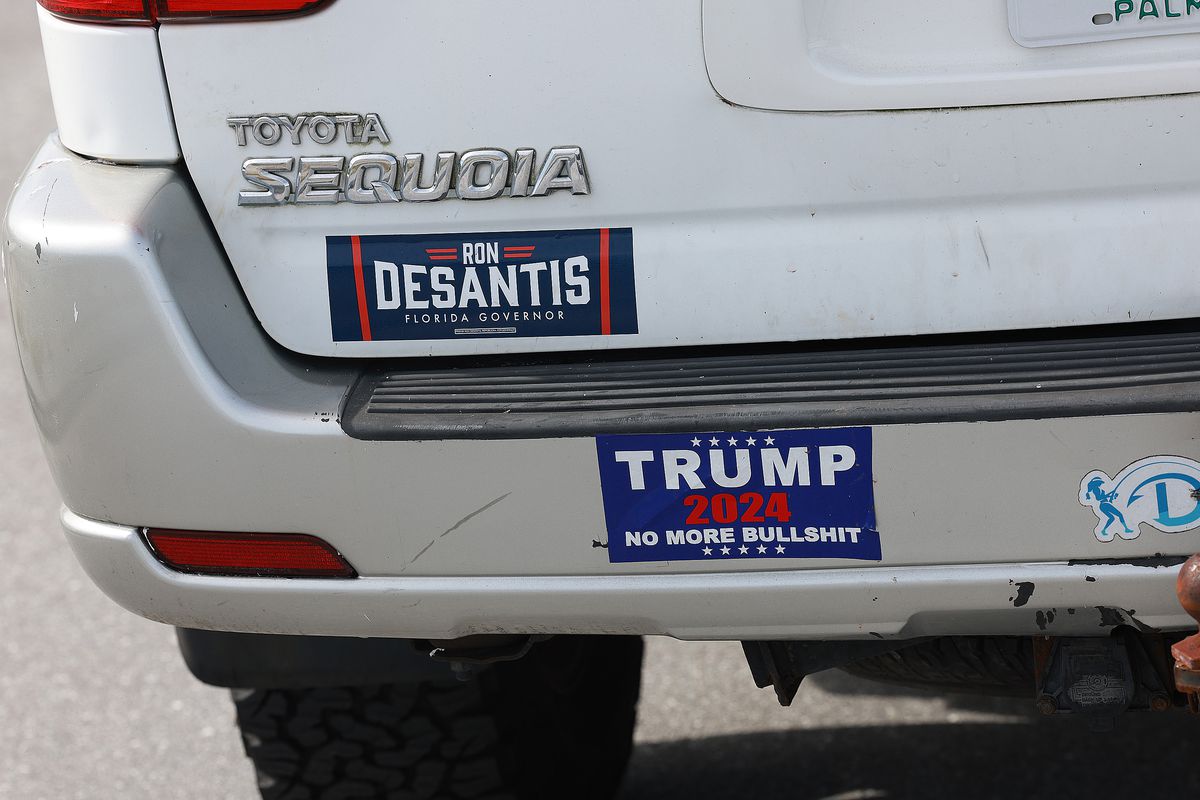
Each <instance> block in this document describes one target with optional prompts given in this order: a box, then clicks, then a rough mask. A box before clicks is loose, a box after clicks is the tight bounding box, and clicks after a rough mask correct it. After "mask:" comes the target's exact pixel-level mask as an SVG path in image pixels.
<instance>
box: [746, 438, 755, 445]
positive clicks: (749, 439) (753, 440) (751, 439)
mask: <svg viewBox="0 0 1200 800" xmlns="http://www.w3.org/2000/svg"><path fill="white" fill-rule="evenodd" d="M757 441H758V440H757V439H755V438H754V437H753V436H747V437H746V444H750V445H752V444H754V443H755V442H757Z"/></svg>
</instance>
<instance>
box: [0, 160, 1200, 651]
mask: <svg viewBox="0 0 1200 800" xmlns="http://www.w3.org/2000/svg"><path fill="white" fill-rule="evenodd" d="M7 228H8V230H7V237H6V240H7V241H6V245H5V252H4V257H5V267H6V270H7V279H8V289H9V295H10V298H11V301H12V306H13V317H14V321H15V327H16V334H17V341H18V346H19V350H20V354H21V359H22V365H23V368H24V370H25V374H26V379H27V383H28V388H29V393H30V398H31V401H32V403H33V407H34V412H35V415H36V418H37V422H38V426H39V429H40V432H41V435H42V438H43V442H44V445H45V449H46V453H47V457H48V459H49V461H50V464H51V468H52V470H53V473H54V475H55V479H56V481H57V482H58V485H59V487H60V489H61V492H62V495H63V499H64V502H65V504H66V506H67V508H69V509H71V511H70V512H67V514H66V515H65V521H66V527H67V530H68V533H69V538H70V540H71V542H72V545H73V547H74V549H75V552H76V554H77V555H78V557H79V559H80V561H81V562H82V563H83V565H84V567H85V568H86V569H87V571H88V572H89V574H91V575H92V577H93V578H94V579H95V580H96V582H97V583H98V584H99V585H100V586H101V587H102V588H103V589H104V590H105V591H106V592H108V593H109V594H110V595H111V596H112V597H114V598H115V599H116V600H117V601H118V602H120V603H122V604H123V605H125V606H126V607H128V608H130V609H132V610H134V611H136V612H138V613H140V614H142V615H144V616H148V617H151V618H154V619H158V620H161V621H164V622H169V623H172V624H176V625H180V626H185V627H195V628H212V629H224V630H242V631H254V632H263V633H316V634H334V635H336V634H341V635H369V636H405V637H423V638H446V637H452V636H458V635H464V634H468V633H498V632H580V633H583V632H601V631H603V632H614V633H666V634H670V635H674V636H679V637H684V638H789V637H819V638H831V637H855V636H857V637H865V636H868V635H870V634H872V633H875V634H879V635H882V636H893V635H902V636H913V635H926V634H951V633H963V634H966V633H974V634H985V633H997V634H999V633H1012V634H1015V633H1030V634H1036V633H1041V632H1047V631H1052V632H1064V633H1065V632H1092V631H1094V630H1095V628H1096V626H1098V625H1111V624H1113V620H1114V619H1117V620H1119V619H1122V617H1121V613H1125V612H1119V613H1118V612H1113V611H1099V610H1097V609H1099V608H1106V609H1125V610H1126V611H1127V612H1129V613H1134V612H1136V613H1134V616H1136V618H1137V620H1138V621H1139V622H1140V623H1142V624H1146V625H1150V626H1152V627H1158V628H1184V627H1188V625H1189V623H1190V619H1189V618H1188V617H1187V616H1186V615H1185V614H1183V612H1182V611H1181V610H1179V609H1178V607H1177V604H1176V603H1175V600H1174V594H1173V591H1172V588H1171V586H1172V581H1173V577H1174V570H1173V569H1170V568H1167V567H1157V568H1156V567H1151V566H1136V564H1138V563H1151V562H1146V561H1145V559H1148V558H1150V559H1152V558H1153V557H1155V556H1159V555H1163V554H1166V555H1168V556H1172V555H1179V556H1183V555H1187V554H1190V553H1192V552H1195V551H1196V550H1197V549H1200V534H1197V532H1196V531H1194V530H1193V531H1190V532H1186V533H1181V534H1175V535H1168V534H1163V533H1160V532H1158V531H1154V530H1149V529H1147V530H1146V531H1145V532H1144V533H1143V534H1142V535H1141V536H1140V537H1139V538H1136V539H1133V540H1124V539H1116V540H1114V541H1111V542H1099V541H1097V539H1096V537H1095V536H1094V535H1093V528H1094V526H1095V517H1094V516H1093V514H1092V512H1091V511H1090V510H1089V509H1087V508H1084V507H1082V506H1081V505H1080V504H1079V501H1078V492H1079V483H1080V480H1081V478H1082V477H1083V476H1084V475H1086V474H1087V473H1088V472H1089V471H1090V470H1093V469H1105V470H1108V471H1109V472H1110V473H1111V472H1114V471H1115V470H1118V469H1120V468H1121V467H1122V466H1123V465H1125V464H1129V463H1131V462H1133V461H1136V460H1138V459H1140V458H1143V457H1145V456H1147V455H1153V454H1158V453H1172V454H1176V455H1181V456H1186V457H1190V458H1198V457H1200V445H1198V444H1197V442H1196V441H1195V436H1196V431H1197V430H1198V429H1200V415H1198V414H1196V413H1192V412H1160V413H1146V414H1128V415H1123V416H1077V417H1070V418H1059V419H1013V420H1006V421H992V422H982V423H972V422H961V421H960V422H938V423H924V424H902V423H896V424H888V425H880V426H877V427H876V428H875V432H874V435H875V445H874V447H875V478H876V487H875V498H876V507H877V517H878V520H879V526H880V531H881V536H882V538H883V542H884V544H883V558H884V560H883V562H882V563H881V564H879V565H872V566H867V567H864V566H862V565H861V564H854V565H847V562H845V561H838V560H831V559H824V560H816V559H813V560H801V559H780V560H773V561H771V562H769V563H770V568H769V569H767V568H764V566H763V562H755V561H750V560H747V561H736V562H719V563H717V562H709V563H706V562H678V563H676V562H671V563H666V562H653V563H633V564H611V563H609V560H608V555H607V552H606V551H605V550H604V549H603V548H600V547H596V546H594V544H593V543H594V542H600V541H602V540H603V539H604V537H605V533H604V517H603V511H602V505H601V494H600V487H599V483H598V477H597V462H596V447H595V442H594V440H593V439H591V438H589V437H588V436H584V435H573V436H572V435H561V436H556V437H553V438H529V437H524V438H522V437H517V438H505V439H483V438H465V439H454V440H449V439H434V438H426V439H422V440H414V441H367V440H359V439H354V438H351V437H350V436H348V435H347V434H346V433H345V432H344V431H343V430H342V428H341V426H340V425H339V424H338V416H339V412H340V409H341V408H342V404H343V401H344V399H345V397H346V395H347V393H348V391H349V389H350V387H351V386H352V385H353V384H354V382H355V380H356V379H357V378H358V377H359V375H360V373H361V372H362V370H363V365H360V364H355V363H354V362H347V361H337V362H331V361H326V360H320V359H308V358H302V357H298V356H296V355H294V354H292V353H289V352H287V351H284V350H282V349H281V348H279V347H278V346H276V345H274V344H273V343H272V342H271V341H270V340H269V339H268V338H267V337H266V336H265V335H264V334H263V332H262V330H261V328H260V327H259V326H258V324H257V323H256V321H255V319H254V317H253V314H252V313H251V311H250V310H249V308H248V307H247V305H246V303H245V300H244V298H243V296H242V294H241V292H240V291H239V288H238V285H237V283H236V281H235V280H234V278H233V276H232V273H231V271H230V269H229V267H228V264H227V263H226V262H225V260H224V258H223V256H222V252H221V248H220V246H219V244H218V243H217V242H216V240H215V238H214V236H213V235H212V232H211V230H210V228H209V226H208V223H207V220H206V218H205V216H204V214H203V211H202V210H201V208H200V207H199V204H198V203H197V201H196V199H195V197H194V194H193V193H192V191H191V189H190V187H189V186H188V184H187V182H186V180H184V179H183V178H182V177H181V176H180V175H179V174H177V173H176V172H175V171H174V170H172V169H168V168H130V167H115V166H109V165H103V164H98V163H94V162H87V161H84V160H81V159H79V158H77V157H75V156H71V155H69V154H67V153H66V152H65V151H63V150H62V149H61V148H60V147H58V146H57V145H56V144H54V143H50V144H48V145H47V146H46V148H45V149H44V150H43V151H42V152H41V153H40V154H39V156H38V157H37V158H36V159H35V161H34V164H33V165H32V166H31V168H30V170H29V172H28V173H27V174H26V176H25V178H24V179H23V181H22V182H21V184H20V185H19V186H18V189H17V192H16V194H15V195H14V198H13V202H12V205H11V207H10V210H9V214H8V219H7ZM286 290H287V287H286V286H280V291H281V292H286ZM804 425H805V420H804V419H796V420H795V421H794V422H793V423H792V427H803V426H804ZM140 527H170V528H185V529H189V528H190V529H200V530H236V531H263V532H284V533H286V532H298V533H311V534H315V535H317V536H321V537H323V538H325V539H326V540H328V541H329V542H331V543H332V544H333V545H334V546H336V547H337V548H338V549H339V550H340V551H341V552H342V553H343V554H345V556H346V557H347V558H348V559H349V560H350V562H351V563H352V564H353V565H354V566H355V567H356V568H357V569H358V571H359V573H360V574H361V575H363V576H364V577H362V578H359V579H356V580H352V581H334V582H330V581H302V580H295V581H292V580H268V579H245V578H239V579H219V578H208V577H204V578H201V577H194V576H185V575H180V574H177V573H173V572H170V571H168V570H166V569H165V568H163V567H162V566H161V565H160V564H158V562H156V561H155V560H154V559H153V557H152V556H151V555H150V554H149V553H148V552H147V551H146V550H145V548H144V547H143V546H142V544H141V542H140V540H139V538H138V536H137V529H138V528H140ZM1072 560H1084V561H1089V562H1094V561H1096V560H1105V561H1109V562H1129V563H1125V564H1124V565H1121V564H1119V563H1109V564H1107V565H1099V566H1097V565H1092V566H1081V565H1076V566H1072V565H1070V564H1069V563H1068V562H1070V561H1072ZM1153 563H1161V562H1153ZM1088 578H1095V580H1088ZM1018 583H1027V584H1033V586H1034V588H1033V589H1032V590H1029V589H1020V590H1018V588H1016V586H1017V584H1018ZM1029 591H1032V594H1028V592H1029ZM1089 609H1090V610H1089ZM1072 612H1074V613H1072ZM1114 614H1116V616H1114Z"/></svg>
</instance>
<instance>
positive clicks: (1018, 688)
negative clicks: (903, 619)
mask: <svg viewBox="0 0 1200 800" xmlns="http://www.w3.org/2000/svg"><path fill="white" fill-rule="evenodd" d="M842 669H843V670H844V671H846V672H848V673H850V674H851V675H856V676H858V677H860V678H869V679H871V680H875V681H881V682H883V683H898V684H902V685H904V686H916V687H919V688H924V689H934V690H937V691H942V692H968V693H971V694H985V695H993V696H1003V697H1029V696H1032V694H1033V691H1034V674H1033V641H1032V639H1030V638H1029V637H1028V636H946V637H942V638H938V639H930V640H928V641H924V642H919V643H917V644H914V645H910V646H908V647H905V648H902V649H900V650H896V651H894V652H891V653H884V654H883V655H879V656H872V657H870V658H864V659H861V660H859V661H855V662H854V663H852V664H849V665H847V666H845V667H843V668H842Z"/></svg>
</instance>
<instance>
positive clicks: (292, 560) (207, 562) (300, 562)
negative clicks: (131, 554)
mask: <svg viewBox="0 0 1200 800" xmlns="http://www.w3.org/2000/svg"><path fill="white" fill-rule="evenodd" d="M146 541H147V542H149V544H150V549H151V550H153V551H154V554H155V555H156V556H158V558H159V560H160V561H162V562H163V563H164V564H166V565H167V566H168V567H170V568H171V569H174V570H178V571H180V572H194V573H197V574H200V575H262V576H271V577H286V578H353V577H355V576H356V574H357V573H355V571H354V568H353V567H352V566H350V564H349V563H348V562H347V561H346V559H344V558H342V556H341V554H340V553H338V551H337V550H334V549H333V547H332V546H331V545H330V544H329V543H328V542H326V541H324V540H323V539H318V538H317V537H316V536H308V535H305V534H301V533H215V532H208V531H177V530H167V529H164V528H147V529H146Z"/></svg>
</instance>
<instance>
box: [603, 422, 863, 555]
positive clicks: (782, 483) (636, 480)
mask: <svg viewBox="0 0 1200 800" xmlns="http://www.w3.org/2000/svg"><path fill="white" fill-rule="evenodd" d="M596 453H597V457H598V459H599V466H600V488H601V493H602V495H603V499H604V517H605V522H606V528H607V531H608V542H607V547H608V558H609V561H610V562H612V563H629V562H646V561H743V560H759V561H761V560H764V559H766V560H773V559H796V558H837V559H841V558H848V559H861V560H867V561H879V560H881V559H882V549H881V545H880V540H879V531H878V529H877V528H876V524H875V499H874V483H873V475H872V469H871V429H870V428H824V429H819V430H775V431H757V432H746V431H732V432H730V431H724V432H713V431H709V432H704V433H701V432H696V433H670V434H620V435H613V436H599V437H597V439H596ZM598 544H602V543H598Z"/></svg>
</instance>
